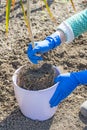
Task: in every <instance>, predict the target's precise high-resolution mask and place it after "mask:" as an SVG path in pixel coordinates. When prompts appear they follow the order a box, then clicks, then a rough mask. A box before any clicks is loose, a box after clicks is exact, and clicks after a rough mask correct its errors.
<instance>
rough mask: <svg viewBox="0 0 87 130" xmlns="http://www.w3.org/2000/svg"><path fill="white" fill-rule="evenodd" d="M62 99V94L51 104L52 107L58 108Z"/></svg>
mask: <svg viewBox="0 0 87 130" xmlns="http://www.w3.org/2000/svg"><path fill="white" fill-rule="evenodd" d="M61 99H62V95H61V94H60V96H59V95H58V97H57V98H56V100H55V101H54V102H53V103H52V104H51V107H55V106H57V105H58V104H59V103H60V102H61Z"/></svg>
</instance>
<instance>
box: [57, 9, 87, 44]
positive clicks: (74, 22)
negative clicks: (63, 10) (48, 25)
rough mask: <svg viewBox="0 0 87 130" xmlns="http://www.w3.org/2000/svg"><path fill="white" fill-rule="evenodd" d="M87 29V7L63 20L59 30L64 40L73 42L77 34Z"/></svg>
mask: <svg viewBox="0 0 87 130" xmlns="http://www.w3.org/2000/svg"><path fill="white" fill-rule="evenodd" d="M86 31H87V9H85V10H84V11H81V12H80V13H78V14H75V15H74V16H71V17H70V18H68V19H67V20H65V21H64V22H62V23H61V24H60V25H59V26H58V28H57V32H58V33H59V34H60V38H61V39H62V40H61V41H62V42H68V43H69V42H72V41H73V40H74V39H75V38H76V37H77V36H79V35H81V34H82V33H84V32H86Z"/></svg>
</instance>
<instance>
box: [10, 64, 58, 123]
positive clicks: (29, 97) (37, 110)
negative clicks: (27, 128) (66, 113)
mask: <svg viewBox="0 0 87 130" xmlns="http://www.w3.org/2000/svg"><path fill="white" fill-rule="evenodd" d="M20 69H22V67H20V68H19V69H17V70H16V71H15V73H14V74H13V77H12V78H13V85H14V92H15V97H16V99H17V102H18V105H19V107H20V110H21V112H22V113H23V115H25V116H26V117H28V118H30V119H33V120H39V121H44V120H47V119H49V118H51V117H52V116H53V115H54V114H55V112H56V110H57V107H53V108H51V107H50V104H49V101H50V99H51V97H52V95H53V94H54V92H55V90H56V87H57V86H58V83H56V84H55V85H53V86H51V87H49V88H47V89H43V90H37V91H31V90H26V89H23V88H21V87H19V86H18V85H17V76H18V72H19V70H20ZM54 69H55V71H56V73H57V75H58V74H60V72H59V70H58V68H57V67H55V66H54Z"/></svg>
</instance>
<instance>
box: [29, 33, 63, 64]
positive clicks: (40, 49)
mask: <svg viewBox="0 0 87 130" xmlns="http://www.w3.org/2000/svg"><path fill="white" fill-rule="evenodd" d="M60 44H61V39H60V37H59V36H58V34H57V32H56V33H54V34H52V35H51V36H48V37H47V38H46V39H45V40H43V41H39V42H35V45H34V48H32V45H31V44H29V46H28V51H27V55H28V58H29V59H30V61H31V62H32V63H34V64H38V61H41V60H43V58H42V57H41V55H39V56H38V55H37V54H43V53H45V52H48V51H49V50H51V49H53V48H55V47H56V46H58V45H60Z"/></svg>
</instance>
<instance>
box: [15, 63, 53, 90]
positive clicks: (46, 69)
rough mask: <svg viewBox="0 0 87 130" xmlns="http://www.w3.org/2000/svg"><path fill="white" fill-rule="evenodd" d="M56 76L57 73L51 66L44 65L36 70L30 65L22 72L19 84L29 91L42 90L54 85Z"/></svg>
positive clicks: (18, 79) (18, 80)
mask: <svg viewBox="0 0 87 130" xmlns="http://www.w3.org/2000/svg"><path fill="white" fill-rule="evenodd" d="M54 76H55V71H54V69H53V66H52V65H51V64H48V63H44V64H43V65H37V66H36V68H34V67H33V65H32V64H28V65H26V66H24V67H23V68H22V69H21V70H20V72H19V74H18V78H17V84H18V86H20V87H22V88H24V89H27V90H42V89H46V88H49V87H51V86H52V85H53V84H54V82H53V81H54Z"/></svg>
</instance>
